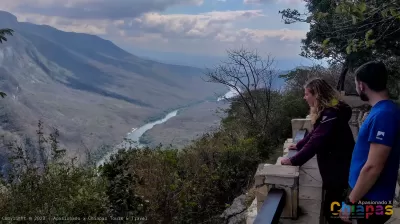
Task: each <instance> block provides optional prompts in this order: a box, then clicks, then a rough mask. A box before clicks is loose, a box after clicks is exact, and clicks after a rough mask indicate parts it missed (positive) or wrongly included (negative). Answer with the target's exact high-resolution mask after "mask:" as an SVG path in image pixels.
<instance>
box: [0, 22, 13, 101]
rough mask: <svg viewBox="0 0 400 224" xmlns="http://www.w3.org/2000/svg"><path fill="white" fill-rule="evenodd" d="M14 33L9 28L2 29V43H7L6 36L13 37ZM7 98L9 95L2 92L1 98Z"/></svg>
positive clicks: (0, 32)
mask: <svg viewBox="0 0 400 224" xmlns="http://www.w3.org/2000/svg"><path fill="white" fill-rule="evenodd" d="M13 32H14V31H13V30H12V29H8V28H6V29H0V43H3V42H5V41H7V38H6V36H7V35H10V36H12V35H13ZM5 96H7V94H5V93H4V92H2V91H0V97H1V98H4V97H5Z"/></svg>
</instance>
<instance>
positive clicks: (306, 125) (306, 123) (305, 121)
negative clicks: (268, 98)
mask: <svg viewBox="0 0 400 224" xmlns="http://www.w3.org/2000/svg"><path fill="white" fill-rule="evenodd" d="M312 128H313V127H312V124H311V119H309V118H296V119H292V138H294V137H295V135H296V132H297V131H298V130H300V129H307V131H308V132H310V131H311V130H312Z"/></svg>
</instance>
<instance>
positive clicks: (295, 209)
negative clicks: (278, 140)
mask: <svg viewBox="0 0 400 224" xmlns="http://www.w3.org/2000/svg"><path fill="white" fill-rule="evenodd" d="M311 129H312V125H311V121H310V119H309V118H304V119H293V120H292V138H290V139H287V140H286V142H285V143H284V146H283V153H282V157H279V158H278V159H277V161H276V163H275V164H260V165H259V167H258V169H257V172H256V175H255V199H254V201H253V203H252V205H251V206H250V208H249V209H248V212H247V214H248V215H247V220H246V223H247V224H250V223H261V221H260V220H263V221H265V218H264V219H263V218H262V217H263V216H264V217H265V216H267V217H271V216H272V215H274V214H275V213H274V212H277V213H278V212H281V214H280V222H281V223H315V224H316V223H323V221H324V220H321V218H320V217H321V216H320V214H321V207H322V194H323V192H322V180H321V177H320V175H319V170H318V166H317V162H316V158H315V157H314V158H313V159H311V160H310V161H308V162H307V163H306V164H304V165H303V166H302V167H298V166H283V165H281V159H282V158H283V157H291V156H292V155H293V154H294V153H296V152H295V151H292V150H288V146H289V145H290V144H293V143H295V142H296V141H297V140H298V139H297V138H296V134H298V133H300V132H301V131H302V130H307V131H308V132H310V131H311ZM272 189H281V190H283V192H284V197H283V198H284V199H282V200H284V206H283V209H282V211H278V210H277V209H276V210H277V211H265V210H262V209H263V208H264V209H266V208H267V207H268V208H270V207H271V206H267V205H266V204H267V203H271V200H269V201H268V202H266V200H268V198H269V197H268V193H269V192H271V190H272ZM275 198H277V197H275ZM276 200H279V198H278V199H276ZM299 211H300V212H299ZM265 212H271V214H265ZM263 213H264V214H263ZM300 213H301V214H300ZM268 220H272V219H268ZM271 223H277V222H276V221H274V222H271Z"/></svg>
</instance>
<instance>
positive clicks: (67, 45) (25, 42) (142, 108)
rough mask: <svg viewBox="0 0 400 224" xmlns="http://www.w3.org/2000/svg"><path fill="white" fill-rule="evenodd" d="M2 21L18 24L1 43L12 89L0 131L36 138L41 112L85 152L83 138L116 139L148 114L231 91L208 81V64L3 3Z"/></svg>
mask: <svg viewBox="0 0 400 224" xmlns="http://www.w3.org/2000/svg"><path fill="white" fill-rule="evenodd" d="M0 27H2V28H11V29H13V30H14V31H15V32H14V35H13V36H10V37H7V39H8V41H6V42H5V43H3V44H0V89H1V90H3V91H4V92H6V93H7V94H8V97H6V98H5V99H4V100H0V108H1V109H2V111H3V112H2V114H1V115H0V135H3V136H4V135H5V136H8V137H9V138H11V137H12V138H17V139H19V141H24V139H26V138H29V139H35V130H36V126H37V122H38V120H39V119H40V120H42V121H43V122H44V124H45V125H47V127H46V128H47V130H51V127H56V128H59V129H60V133H61V135H62V136H61V137H60V138H61V143H62V144H63V145H64V146H65V147H67V148H68V149H70V148H71V149H74V150H72V151H74V152H70V153H72V154H74V153H75V154H77V155H79V156H82V154H83V152H82V148H83V146H82V145H84V148H86V147H89V148H93V150H94V151H96V149H97V148H99V147H100V146H101V145H104V144H108V145H116V144H118V143H119V142H120V141H121V140H122V139H123V138H124V136H125V135H126V133H127V132H129V131H130V130H131V129H132V128H134V127H138V126H141V125H143V122H144V121H145V120H146V119H148V118H149V117H154V116H156V115H157V114H160V113H162V112H164V111H166V110H168V109H169V108H176V107H179V106H182V105H187V104H190V103H193V102H198V101H201V100H203V99H208V98H210V97H214V96H215V93H217V94H219V95H221V94H223V93H225V92H226V88H225V87H224V86H222V85H219V84H214V83H207V82H204V81H203V79H202V75H203V73H202V72H203V70H202V69H199V68H193V67H189V66H180V65H169V64H165V63H160V62H156V61H152V60H149V59H142V58H140V57H137V56H135V55H133V54H131V53H129V52H127V51H125V50H123V49H121V48H119V47H118V46H117V45H115V44H114V43H112V42H111V41H109V40H104V39H102V38H100V37H98V36H95V35H90V34H82V33H74V32H64V31H61V30H58V29H56V28H53V27H50V26H44V25H36V24H32V23H25V22H22V23H21V22H18V20H17V17H15V16H14V15H12V14H10V13H8V12H4V11H2V12H0ZM21 136H22V137H21ZM0 148H4V146H3V147H2V146H1V143H0ZM1 151H4V150H0V153H1Z"/></svg>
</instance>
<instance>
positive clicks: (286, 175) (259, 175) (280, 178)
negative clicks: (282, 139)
mask: <svg viewBox="0 0 400 224" xmlns="http://www.w3.org/2000/svg"><path fill="white" fill-rule="evenodd" d="M281 158H282V157H280V159H281ZM280 159H278V160H277V164H280ZM299 175H300V172H299V167H298V166H282V165H271V164H260V165H259V166H258V169H257V172H256V176H255V182H256V190H255V194H256V200H257V210H258V211H259V210H260V209H261V207H262V204H263V202H264V200H265V198H266V197H267V195H268V191H269V190H270V189H273V188H277V189H283V190H285V192H286V203H285V207H284V209H283V212H282V215H281V217H282V218H297V208H298V203H299Z"/></svg>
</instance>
